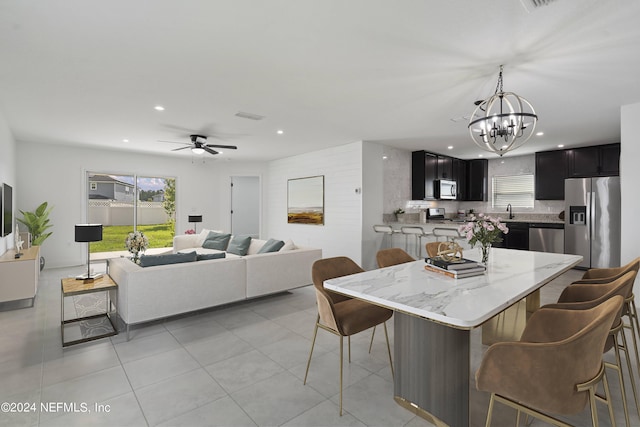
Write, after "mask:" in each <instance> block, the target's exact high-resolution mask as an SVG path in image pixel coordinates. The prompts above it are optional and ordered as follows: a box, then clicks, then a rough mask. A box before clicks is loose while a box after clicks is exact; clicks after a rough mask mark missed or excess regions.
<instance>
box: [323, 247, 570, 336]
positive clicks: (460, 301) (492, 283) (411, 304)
mask: <svg viewBox="0 0 640 427" xmlns="http://www.w3.org/2000/svg"><path fill="white" fill-rule="evenodd" d="M491 251H492V252H491V257H490V259H489V263H488V265H487V272H486V273H485V274H483V275H480V276H475V277H469V278H465V279H453V278H449V277H447V276H443V275H441V274H439V273H432V272H428V271H426V270H425V269H424V265H425V262H424V261H423V260H418V261H415V262H411V263H406V264H400V265H397V266H393V267H387V268H381V269H377V270H371V271H366V272H364V273H358V274H354V275H350V276H345V277H339V278H336V279H331V280H327V281H325V282H324V286H325V288H327V289H330V290H332V291H335V292H338V293H341V294H344V295H348V296H351V297H355V298H359V299H362V300H365V301H370V302H372V303H374V304H377V305H380V306H384V307H388V308H391V309H393V310H400V311H402V312H405V313H408V314H413V315H416V316H420V317H424V318H426V319H429V320H432V321H436V322H439V323H443V324H446V325H449V326H452V327H454V328H458V329H472V328H475V327H477V326H480V325H481V324H482V323H484V322H485V321H487V320H488V319H490V318H491V317H493V316H495V315H496V314H498V313H500V312H501V311H503V310H504V309H506V308H508V307H509V306H511V305H512V304H514V303H516V302H517V301H520V300H521V299H522V298H524V297H526V296H527V295H529V294H531V293H532V292H534V291H535V290H536V289H539V288H540V287H542V286H543V285H545V284H546V283H548V282H549V281H551V280H552V279H554V278H556V277H558V276H559V275H560V274H562V273H564V272H565V271H567V270H569V269H571V268H572V267H574V266H576V265H578V264H579V263H580V262H581V261H582V256H579V255H565V254H555V253H542V252H528V251H519V250H513V249H499V248H494V249H492V250H491ZM479 255H480V254H479V253H478V252H477V251H470V252H469V253H468V255H467V254H465V256H466V257H467V258H470V259H474V260H476V261H478V260H479Z"/></svg>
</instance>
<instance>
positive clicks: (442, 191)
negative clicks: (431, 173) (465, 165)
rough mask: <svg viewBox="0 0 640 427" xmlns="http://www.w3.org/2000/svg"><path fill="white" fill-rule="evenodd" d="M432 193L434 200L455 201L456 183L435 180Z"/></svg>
mask: <svg viewBox="0 0 640 427" xmlns="http://www.w3.org/2000/svg"><path fill="white" fill-rule="evenodd" d="M434 185H435V188H434V193H435V197H436V199H441V200H442V199H444V200H455V199H456V197H457V192H456V181H451V180H448V179H436V180H435V181H434Z"/></svg>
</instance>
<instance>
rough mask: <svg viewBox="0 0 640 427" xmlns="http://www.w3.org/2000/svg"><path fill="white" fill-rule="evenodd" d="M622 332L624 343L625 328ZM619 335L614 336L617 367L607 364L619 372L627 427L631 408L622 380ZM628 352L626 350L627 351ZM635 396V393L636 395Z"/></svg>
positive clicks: (621, 329) (620, 330)
mask: <svg viewBox="0 0 640 427" xmlns="http://www.w3.org/2000/svg"><path fill="white" fill-rule="evenodd" d="M619 332H621V333H622V339H623V340H624V341H626V340H625V338H624V328H620V329H619V331H618V333H619ZM618 333H616V334H614V335H613V351H614V352H615V353H614V354H615V356H616V365H615V366H612V364H610V363H605V365H606V366H609V367H612V368H615V369H616V371H618V381H619V382H620V394H621V396H622V407H623V409H624V420H625V422H626V425H627V427H629V426H630V424H629V408H628V406H627V390H626V387H625V385H624V378H622V360H621V359H620V347H621V346H620V343H619V342H618ZM625 351H626V349H625ZM626 359H627V361H628V360H629V354H628V353H627V354H626ZM631 381H632V382H635V381H634V379H633V377H631ZM633 388H634V389H635V384H634V385H633ZM634 395H635V393H634Z"/></svg>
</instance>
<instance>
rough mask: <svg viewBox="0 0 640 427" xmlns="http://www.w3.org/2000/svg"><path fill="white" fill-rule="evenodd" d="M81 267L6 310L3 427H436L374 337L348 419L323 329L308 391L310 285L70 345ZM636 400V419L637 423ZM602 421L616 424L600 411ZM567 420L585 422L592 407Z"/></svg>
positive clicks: (555, 290) (360, 358) (0, 393)
mask: <svg viewBox="0 0 640 427" xmlns="http://www.w3.org/2000/svg"><path fill="white" fill-rule="evenodd" d="M82 271H83V269H82V268H81V267H78V268H68V269H45V270H44V271H43V272H42V275H41V279H40V284H39V290H38V296H37V298H36V301H35V306H34V307H33V308H25V309H17V310H11V311H3V312H0V325H2V327H1V330H2V332H1V335H0V382H1V387H0V397H1V399H0V401H2V402H10V403H15V404H16V406H14V409H18V408H20V409H21V412H19V413H18V412H14V413H6V412H3V413H0V426H22V425H24V426H37V425H41V426H54V425H60V426H73V425H83V426H84V425H110V426H146V425H149V426H155V425H163V426H199V425H202V426H205V425H206V426H280V425H282V426H411V427H421V426H431V424H430V423H428V422H426V421H425V420H423V419H421V418H419V417H416V416H414V415H413V414H411V413H410V412H409V411H406V410H405V409H403V408H401V407H400V406H398V405H397V404H396V403H395V402H394V400H393V398H392V396H393V384H392V379H391V373H390V371H389V366H388V359H387V353H386V348H385V344H384V334H382V333H378V334H376V339H375V343H374V346H373V351H372V353H371V354H369V353H368V352H367V350H368V340H369V338H370V334H369V333H368V332H365V333H363V334H360V335H358V336H355V337H353V339H352V362H351V363H350V364H345V373H344V383H345V392H344V408H345V413H344V416H342V417H340V416H339V415H338V391H339V388H338V360H339V353H338V338H337V337H335V336H333V335H331V334H329V333H326V332H324V331H319V332H318V340H317V342H316V348H315V351H314V354H313V360H312V363H311V369H310V373H309V380H308V383H307V385H306V386H305V385H303V384H302V378H303V377H304V372H305V366H306V362H307V357H308V355H309V348H310V345H311V337H312V332H313V326H314V322H315V318H316V308H315V295H314V291H313V287H311V286H308V287H305V288H301V289H297V290H295V291H292V292H290V293H284V294H279V295H275V296H271V297H267V298H262V299H258V300H253V301H249V302H243V303H238V304H234V305H231V306H226V307H222V308H219V309H213V310H209V311H206V312H200V313H197V314H192V315H189V316H181V317H177V318H171V319H167V320H164V321H160V322H155V323H150V324H146V325H144V326H140V327H136V328H134V329H133V330H132V332H131V337H132V338H131V340H130V341H128V342H127V341H126V339H125V337H124V335H118V336H114V337H111V338H105V339H101V340H98V341H93V342H89V343H85V344H80V345H75V346H71V347H67V348H65V349H63V348H62V347H61V345H60V279H61V278H62V277H70V276H75V275H76V274H80V273H82ZM581 274H582V272H579V271H570V272H568V273H566V274H565V275H563V276H562V277H560V278H558V279H556V280H555V281H554V282H552V283H550V284H549V285H547V286H546V287H545V288H543V290H542V302H543V303H547V302H554V301H555V300H556V299H557V297H558V295H559V293H560V291H561V289H562V288H563V287H564V286H565V285H566V284H568V283H570V282H571V281H572V280H575V279H576V278H578V277H579V276H581ZM391 323H393V321H391ZM389 326H390V328H389V331H390V338H391V340H393V327H392V325H389ZM480 341H481V338H480V333H479V330H477V331H474V332H473V334H472V348H473V350H472V362H471V363H472V372H475V370H476V369H477V367H478V365H479V363H480V360H481V358H482V354H483V352H484V351H485V350H486V347H485V346H482V345H481V343H480ZM610 357H611V355H607V358H610ZM634 362H635V361H634ZM610 378H611V381H610V382H611V383H612V386H611V388H612V393H613V396H614V398H615V402H614V404H615V409H616V419H617V421H618V424H619V425H624V418H623V415H622V404H621V401H620V393H619V387H618V386H617V381H616V380H615V377H613V376H610ZM471 382H472V384H471V390H472V406H471V413H472V426H480V425H484V418H485V414H486V410H487V404H488V396H487V395H486V394H485V393H480V392H477V391H475V387H474V385H475V384H474V380H473V379H472V381H471ZM638 384H640V382H638ZM628 390H630V388H629V387H628ZM632 400H633V398H632V397H631V396H629V397H628V401H629V404H630V407H631V409H632V411H631V423H632V425H633V426H640V421H639V419H638V414H637V412H636V410H635V405H634V404H633V402H632ZM41 403H44V404H45V405H46V408H43V407H41ZM24 404H29V405H33V406H29V407H28V410H25V409H23V406H24ZM64 404H66V405H67V406H66V407H65V406H64ZM17 405H20V406H19V407H18V406H17ZM84 405H86V406H84ZM600 406H602V405H600ZM45 409H46V410H45ZM599 415H600V420H601V425H605V426H607V425H609V422H608V418H607V413H606V410H605V409H604V407H601V408H600V409H599ZM567 420H569V421H570V422H571V423H572V424H575V425H579V426H583V425H590V421H589V413H588V410H585V411H584V412H583V413H582V414H579V415H577V416H574V417H571V418H568V419H567ZM514 421H515V414H514V412H513V411H512V410H510V409H507V408H504V407H501V406H500V405H497V407H496V411H495V417H494V423H493V425H494V426H504V425H513V424H514ZM532 425H533V426H541V425H543V424H542V423H540V422H538V421H535V422H534V423H533V424H532Z"/></svg>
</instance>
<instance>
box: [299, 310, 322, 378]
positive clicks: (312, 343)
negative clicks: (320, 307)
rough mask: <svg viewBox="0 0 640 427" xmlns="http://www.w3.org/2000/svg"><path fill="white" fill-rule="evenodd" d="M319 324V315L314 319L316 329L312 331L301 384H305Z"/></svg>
mask: <svg viewBox="0 0 640 427" xmlns="http://www.w3.org/2000/svg"><path fill="white" fill-rule="evenodd" d="M319 322H320V315H319V314H318V318H317V319H316V327H315V328H314V329H313V340H312V341H311V351H309V360H307V371H306V372H305V373H304V381H303V383H302V384H307V375H309V366H310V365H311V355H312V354H313V346H314V345H315V344H316V336H317V335H318V323H319Z"/></svg>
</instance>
